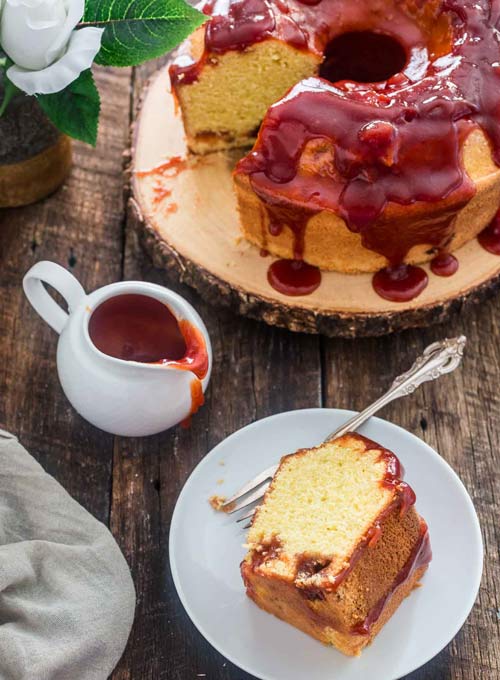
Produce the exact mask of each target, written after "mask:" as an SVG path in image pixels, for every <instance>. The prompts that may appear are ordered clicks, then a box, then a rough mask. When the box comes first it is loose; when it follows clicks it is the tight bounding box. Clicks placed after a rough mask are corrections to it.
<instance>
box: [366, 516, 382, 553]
mask: <svg viewBox="0 0 500 680" xmlns="http://www.w3.org/2000/svg"><path fill="white" fill-rule="evenodd" d="M366 537H367V538H368V544H367V545H368V547H369V548H374V547H375V546H376V545H377V543H378V542H379V540H380V538H381V537H382V527H381V526H380V524H379V523H378V522H377V523H376V524H374V525H373V526H372V527H370V528H369V529H368V533H367V535H366Z"/></svg>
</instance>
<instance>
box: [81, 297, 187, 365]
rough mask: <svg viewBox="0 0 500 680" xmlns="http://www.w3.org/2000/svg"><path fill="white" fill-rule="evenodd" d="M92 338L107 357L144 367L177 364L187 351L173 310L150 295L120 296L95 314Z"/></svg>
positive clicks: (92, 320)
mask: <svg viewBox="0 0 500 680" xmlns="http://www.w3.org/2000/svg"><path fill="white" fill-rule="evenodd" d="M89 335H90V339H91V340H92V342H93V343H94V345H95V346H96V347H97V349H99V350H100V351H101V352H103V353H104V354H107V355H108V356H110V357H115V358H116V359H122V360H123V361H139V362H141V363H145V364H154V363H158V362H162V363H163V362H169V361H178V360H179V359H182V358H183V357H184V356H185V354H186V350H187V346H186V341H185V339H184V337H183V335H182V332H181V329H180V327H179V323H178V321H177V319H176V318H175V316H174V315H173V314H172V312H171V311H170V309H169V308H168V307H167V306H166V305H165V304H163V303H162V302H160V301H159V300H156V299H155V298H153V297H149V296H147V295H130V294H128V295H117V296H115V297H112V298H109V299H108V300H105V301H104V302H103V303H102V304H100V305H99V306H98V307H97V309H96V310H95V311H94V312H93V313H92V316H91V317H90V321H89Z"/></svg>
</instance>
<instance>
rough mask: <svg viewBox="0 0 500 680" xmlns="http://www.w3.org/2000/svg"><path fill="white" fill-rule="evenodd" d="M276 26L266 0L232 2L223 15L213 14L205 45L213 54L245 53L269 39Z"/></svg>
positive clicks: (208, 26)
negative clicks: (234, 51)
mask: <svg viewBox="0 0 500 680" xmlns="http://www.w3.org/2000/svg"><path fill="white" fill-rule="evenodd" d="M216 11H217V9H216V7H215V12H216ZM275 27H276V20H275V18H274V13H273V10H272V8H271V6H270V5H269V4H268V3H267V2H266V0H240V1H239V2H233V3H231V5H230V6H229V8H228V11H227V12H226V13H225V14H219V15H218V14H215V16H214V17H213V18H212V20H211V21H210V22H209V23H208V25H207V30H206V34H205V46H206V49H207V50H208V51H209V52H215V53H217V52H227V51H228V50H244V49H245V48H246V47H249V46H250V45H254V44H255V43H257V42H261V41H262V40H265V39H266V38H269V37H271V35H272V33H273V31H274V29H275Z"/></svg>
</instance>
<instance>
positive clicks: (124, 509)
mask: <svg viewBox="0 0 500 680" xmlns="http://www.w3.org/2000/svg"><path fill="white" fill-rule="evenodd" d="M152 69H153V66H151V65H149V66H148V67H143V68H141V69H137V70H136V71H135V72H132V71H131V70H121V71H118V70H115V71H106V70H101V71H100V72H99V74H98V85H99V88H100V90H101V93H102V96H103V110H102V119H101V128H100V135H99V145H98V148H97V149H96V150H93V149H90V148H87V147H85V146H83V145H81V144H75V146H74V152H75V153H74V156H75V158H74V160H75V163H74V168H73V172H72V174H71V177H70V178H69V180H68V182H67V184H66V186H64V187H63V188H62V189H61V190H60V191H58V192H57V194H56V195H54V196H52V197H51V198H49V199H48V200H46V201H44V202H43V203H40V204H38V205H35V206H32V207H29V208H25V209H19V210H4V211H1V212H0V282H1V283H0V285H1V288H0V291H1V293H0V294H1V299H0V395H1V399H0V427H3V428H6V429H7V430H10V431H13V432H15V433H17V434H18V435H19V437H20V439H21V441H22V442H23V444H24V445H25V446H26V447H27V448H28V449H29V450H30V451H31V452H32V453H33V455H35V456H36V457H37V458H38V459H39V460H40V462H41V463H42V465H43V466H44V467H45V468H46V469H47V470H48V472H50V473H51V474H53V475H54V476H55V477H56V478H57V479H58V480H59V481H60V482H61V483H62V484H63V485H64V486H65V487H66V489H67V490H68V491H69V492H70V493H71V494H72V495H73V496H75V497H76V498H77V500H78V501H79V502H80V503H82V504H83V505H84V506H85V507H86V508H88V509H89V510H90V511H91V512H92V513H93V514H94V515H95V516H96V517H98V518H99V519H100V520H102V521H103V522H105V523H106V524H108V525H109V526H110V528H111V530H112V532H113V534H114V535H115V537H116V539H117V541H118V543H119V544H120V546H121V547H122V549H123V551H124V553H125V556H126V558H127V560H128V562H129V564H130V566H131V568H132V571H133V575H134V579H135V584H136V588H137V597H138V600H137V613H136V619H135V625H134V628H133V631H132V634H131V637H130V641H129V644H128V647H127V650H126V652H125V654H124V656H123V658H122V660H121V662H120V664H119V665H118V668H117V669H116V671H115V672H114V674H113V676H112V677H113V679H114V680H126V679H131V680H159V679H165V680H191V679H195V678H198V677H202V678H208V679H209V680H244V679H246V678H250V676H248V675H247V674H245V673H243V672H242V671H240V670H239V669H238V668H236V667H234V666H233V665H232V664H231V663H229V662H227V661H226V660H225V659H224V658H223V657H221V656H220V655H219V654H218V653H217V652H215V651H214V650H213V649H212V648H211V647H210V645H209V644H208V643H207V642H205V640H204V639H203V638H202V637H201V635H200V634H199V633H198V632H197V631H196V630H195V628H194V626H193V625H192V624H191V622H190V621H189V619H188V617H187V616H186V614H185V612H184V610H183V608H182V606H181V604H180V602H179V600H178V598H177V595H176V593H175V590H174V587H173V584H172V580H171V576H170V572H169V566H168V532H169V523H170V518H171V515H172V510H173V508H174V504H175V501H176V498H177V495H178V493H179V491H180V489H181V487H182V485H183V483H184V481H185V480H186V478H187V477H188V475H189V473H190V472H191V470H192V469H193V468H194V466H195V465H196V464H197V462H198V461H199V460H200V459H201V458H202V457H203V456H204V455H205V454H206V453H207V451H209V450H210V449H211V448H212V447H213V446H214V445H215V444H217V443H218V442H220V441H221V440H222V439H223V438H224V437H226V436H227V435H229V434H231V433H232V432H234V431H235V430H237V429H238V428H240V427H242V426H244V425H246V424H248V423H250V422H252V421H254V420H256V419H258V418H262V417H264V416H267V415H270V414H273V413H278V412H280V411H286V410H288V409H296V408H304V407H312V406H337V407H347V408H353V409H359V408H361V407H363V406H364V405H366V404H367V403H368V402H370V401H371V400H373V399H374V398H375V397H377V396H378V395H379V394H380V392H381V391H382V390H383V389H385V388H386V387H387V386H388V384H389V383H390V381H391V378H392V377H393V376H394V375H396V374H397V373H399V372H401V371H402V370H404V369H406V368H408V367H409V365H410V363H411V361H412V360H413V358H414V357H415V356H416V355H417V354H418V353H420V352H421V351H422V350H423V348H424V347H425V346H426V345H427V344H429V343H430V342H432V341H434V340H436V339H440V338H442V337H444V336H446V335H448V336H454V335H457V334H460V333H464V334H465V335H467V337H468V340H469V344H468V347H467V353H466V358H465V361H464V364H463V368H462V369H460V370H458V371H457V372H456V373H454V374H452V375H451V376H448V377H445V378H442V379H441V380H439V381H438V382H437V383H431V384H427V385H425V386H424V387H423V388H421V389H420V390H419V391H418V392H417V393H416V394H415V395H414V396H413V397H412V398H411V399H407V400H403V401H399V402H397V403H396V404H394V405H393V406H392V407H388V408H387V409H386V411H385V412H384V414H383V416H384V417H386V418H387V419H389V420H392V421H393V422H395V423H398V424H399V425H402V426H403V427H405V428H407V429H408V430H409V431H411V432H413V433H414V434H416V435H417V436H419V437H421V438H422V439H424V440H425V441H427V442H428V443H429V444H430V445H431V446H433V447H434V448H436V449H437V450H438V451H439V452H440V453H441V455H442V456H443V457H444V458H445V459H446V460H447V461H448V462H449V463H450V464H451V465H452V466H453V467H454V469H455V470H456V471H457V472H458V474H459V475H460V476H461V478H462V479H463V481H464V483H465V485H466V487H467V488H468V490H469V492H470V493H471V495H472V498H473V500H474V503H475V505H476V508H477V510H478V512H479V516H480V520H481V524H482V530H483V536H484V542H485V553H486V555H485V556H486V561H485V571H484V577H483V581H482V586H481V592H480V596H479V601H478V602H477V604H476V606H475V607H474V610H473V612H472V614H471V616H470V618H469V619H468V621H467V623H466V624H465V626H464V627H463V629H462V630H461V632H460V633H459V634H458V636H457V637H456V638H455V640H454V641H453V642H452V643H451V644H450V645H449V646H448V647H447V648H446V649H445V650H444V651H443V652H442V653H441V654H440V655H439V656H437V657H436V658H435V659H434V660H433V661H431V662H430V663H429V664H427V666H425V667H424V668H422V669H420V670H419V671H417V672H415V673H413V674H412V675H411V676H409V677H411V679H412V680H424V679H425V680H447V679H453V680H472V679H478V678H481V679H482V680H497V679H498V678H500V560H499V545H500V525H499V510H500V453H499V452H500V428H498V426H497V423H498V422H499V418H500V392H499V388H498V385H499V382H500V330H499V328H498V326H497V324H500V300H499V299H495V300H491V301H490V302H488V303H485V304H482V305H480V306H478V307H476V308H471V309H468V310H467V311H466V312H464V313H462V314H460V315H457V316H455V317H454V318H453V319H452V320H451V321H450V322H449V323H447V324H446V325H444V326H440V327H435V328H430V329H425V330H420V331H412V332H406V333H403V334H399V335H392V336H390V337H386V338H381V339H361V340H357V341H346V340H328V339H325V338H321V337H315V336H306V335H294V334H292V333H289V332H286V331H282V330H277V329H273V328H269V327H267V326H265V325H264V324H262V323H257V322H253V321H249V320H245V319H242V318H238V317H235V316H234V315H233V314H232V313H230V312H229V311H226V310H224V309H213V308H211V307H208V306H207V305H206V304H204V301H203V300H202V299H201V298H200V297H199V296H198V295H196V294H195V293H194V292H192V291H191V290H189V289H187V288H186V287H183V286H182V285H178V283H177V281H175V280H174V279H173V278H171V277H169V275H168V274H166V273H165V272H161V271H157V270H155V269H153V267H152V266H151V264H150V262H149V261H148V258H147V257H146V256H145V255H144V254H143V253H142V252H141V250H140V248H139V247H138V245H137V242H136V236H135V234H134V233H133V232H132V229H131V226H130V225H129V224H128V223H127V219H126V212H125V204H126V200H127V196H126V195H125V196H124V193H123V175H122V170H123V163H124V157H123V151H124V150H125V149H126V148H127V146H128V144H129V125H130V121H131V117H132V113H133V111H134V109H135V107H136V106H137V102H138V98H139V94H140V91H141V89H142V86H143V84H144V82H145V79H146V77H147V76H148V74H149V73H151V71H152ZM43 259H49V260H54V261H56V262H59V263H60V264H62V265H63V266H66V267H68V268H69V269H70V270H71V271H72V272H73V273H74V274H75V275H76V276H77V277H78V278H79V279H80V281H81V282H82V284H83V285H84V287H85V288H86V289H87V290H89V291H90V290H92V289H94V288H96V287H99V286H101V285H104V284H106V283H109V282H112V281H118V280H120V279H144V280H147V281H155V282H159V283H162V284H166V285H168V286H171V287H173V288H175V289H176V290H179V291H180V292H181V293H182V294H183V295H185V296H186V297H187V298H188V299H190V300H191V301H192V302H193V304H194V305H195V306H196V307H197V309H198V310H199V312H200V313H201V315H202V316H203V318H204V319H205V322H206V323H207V326H208V329H209V332H210V334H211V337H212V342H213V348H214V357H215V361H214V371H213V378H212V382H211V386H210V389H209V391H208V394H207V403H206V406H205V407H204V408H203V409H202V411H200V413H199V414H198V415H197V416H196V417H195V419H194V421H193V424H192V427H191V428H190V429H188V430H183V429H181V428H176V429H174V430H172V431H170V432H166V433H164V434H162V435H159V436H155V437H151V438H148V439H137V440H134V439H123V438H120V437H112V436H111V435H108V434H105V433H103V432H100V431H98V430H96V429H94V428H93V427H91V426H90V425H88V424H87V423H85V422H84V421H83V420H82V419H81V418H80V417H79V416H78V415H77V414H76V413H75V412H74V411H73V410H72V408H71V407H70V406H69V404H68V402H67V401H66V399H65V398H64V396H63V394H62V391H61V388H60V386H59V383H58V380H57V375H56V367H55V349H56V336H55V334H54V333H53V332H52V331H51V330H50V329H49V328H48V326H46V325H45V324H44V323H43V322H42V321H41V320H40V319H39V318H38V317H37V316H36V314H35V313H34V312H33V311H32V309H31V308H30V306H29V304H28V303H27V301H26V299H25V298H24V296H23V293H22V289H21V279H22V276H23V274H24V272H25V271H26V270H27V269H28V268H29V267H30V266H31V265H32V264H34V263H35V262H36V261H38V260H43ZM0 474H1V471H0ZM449 577H450V578H453V574H450V575H449ZM422 625H425V622H422ZM395 653H397V650H395ZM75 680H76V679H75ZM304 680H307V679H304ZM360 680H365V679H364V678H360Z"/></svg>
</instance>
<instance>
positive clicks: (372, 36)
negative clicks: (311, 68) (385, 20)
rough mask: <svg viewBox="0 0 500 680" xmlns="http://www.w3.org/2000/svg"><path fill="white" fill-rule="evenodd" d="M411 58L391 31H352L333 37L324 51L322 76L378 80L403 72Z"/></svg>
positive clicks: (362, 80) (360, 80) (333, 79)
mask: <svg viewBox="0 0 500 680" xmlns="http://www.w3.org/2000/svg"><path fill="white" fill-rule="evenodd" d="M407 61H408V56H407V54H406V50H405V48H404V47H403V45H401V43H400V42H398V41H397V40H396V38H393V37H392V36H390V35H384V34H383V33H372V32H371V31H351V32H350V33H343V34H342V35H339V36H337V37H336V38H334V39H333V40H332V42H331V43H330V44H329V45H328V47H327V49H326V52H325V60H324V62H323V64H322V66H321V68H320V76H321V77H322V78H325V79H326V80H329V81H330V82H331V83H336V82H338V81H339V80H353V81H355V82H357V83H378V82H381V81H383V80H388V79H389V78H390V77H391V76H393V75H395V74H396V73H400V72H401V71H402V70H403V69H404V67H405V66H406V63H407Z"/></svg>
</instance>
